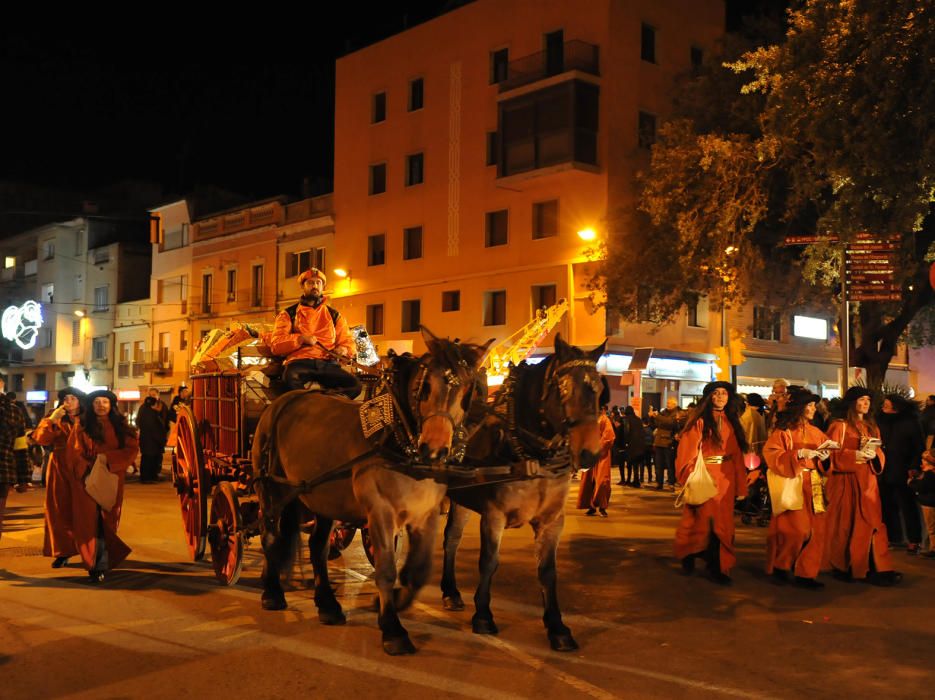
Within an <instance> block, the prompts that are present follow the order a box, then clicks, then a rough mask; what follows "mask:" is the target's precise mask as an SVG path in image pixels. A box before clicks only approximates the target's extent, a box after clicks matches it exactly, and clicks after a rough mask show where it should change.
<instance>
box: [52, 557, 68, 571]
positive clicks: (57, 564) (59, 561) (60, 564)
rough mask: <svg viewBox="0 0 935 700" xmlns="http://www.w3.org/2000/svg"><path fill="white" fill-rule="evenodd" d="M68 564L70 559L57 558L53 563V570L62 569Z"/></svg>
mask: <svg viewBox="0 0 935 700" xmlns="http://www.w3.org/2000/svg"><path fill="white" fill-rule="evenodd" d="M67 563H68V557H55V561H53V562H52V568H53V569H61V568H62V567H63V566H65V564H67Z"/></svg>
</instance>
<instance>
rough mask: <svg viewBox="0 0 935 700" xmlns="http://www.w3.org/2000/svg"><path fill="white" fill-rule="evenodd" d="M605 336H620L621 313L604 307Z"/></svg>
mask: <svg viewBox="0 0 935 700" xmlns="http://www.w3.org/2000/svg"><path fill="white" fill-rule="evenodd" d="M604 335H606V336H615V335H620V312H619V311H617V309H611V308H610V307H608V306H605V307H604Z"/></svg>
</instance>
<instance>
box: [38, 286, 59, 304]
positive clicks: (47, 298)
mask: <svg viewBox="0 0 935 700" xmlns="http://www.w3.org/2000/svg"><path fill="white" fill-rule="evenodd" d="M54 296H55V285H54V284H52V283H49V284H44V285H42V290H41V291H40V292H39V301H41V302H44V303H49V304H51V303H52V299H53V297H54Z"/></svg>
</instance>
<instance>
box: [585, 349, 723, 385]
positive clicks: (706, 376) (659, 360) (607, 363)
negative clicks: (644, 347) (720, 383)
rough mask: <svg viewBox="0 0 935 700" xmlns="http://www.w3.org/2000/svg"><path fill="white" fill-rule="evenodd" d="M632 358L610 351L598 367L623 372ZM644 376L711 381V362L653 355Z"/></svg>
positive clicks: (606, 372)
mask: <svg viewBox="0 0 935 700" xmlns="http://www.w3.org/2000/svg"><path fill="white" fill-rule="evenodd" d="M630 360H631V356H630V355H618V354H617V353H609V354H607V355H604V357H602V358H601V359H600V361H599V362H598V363H597V369H598V371H600V372H603V373H604V374H623V373H624V372H626V371H628V370H629V369H630ZM643 376H644V377H658V378H659V379H688V380H693V381H698V382H709V381H711V363H710V362H694V361H692V360H675V359H672V358H668V357H653V358H650V360H649V365H648V367H647V368H646V369H645V370H643Z"/></svg>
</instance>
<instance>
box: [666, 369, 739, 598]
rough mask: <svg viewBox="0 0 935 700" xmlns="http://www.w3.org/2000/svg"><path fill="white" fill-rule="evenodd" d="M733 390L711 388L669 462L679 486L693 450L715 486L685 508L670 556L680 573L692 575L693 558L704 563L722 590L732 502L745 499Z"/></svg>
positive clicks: (730, 546) (720, 385)
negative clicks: (675, 559) (704, 497)
mask: <svg viewBox="0 0 935 700" xmlns="http://www.w3.org/2000/svg"><path fill="white" fill-rule="evenodd" d="M737 404H738V402H737V390H736V389H735V388H734V385H733V384H731V383H730V382H711V383H709V384H708V385H707V386H705V388H704V391H703V397H702V399H701V402H700V403H699V404H698V406H697V408H696V409H695V411H694V413H692V415H691V417H690V418H689V419H688V422H687V423H686V424H685V428H683V430H682V432H681V434H680V437H679V447H678V453H677V454H676V457H675V471H676V476H677V478H678V482H679V483H680V484H682V485H683V486H684V484H685V482H686V480H687V479H688V477H689V476H691V474H692V472H693V471H694V470H695V463H696V459H697V457H698V452H699V450H700V451H701V455H702V457H703V458H704V463H705V467H706V468H707V469H708V472H709V473H710V474H711V477H712V478H713V480H714V483H715V484H716V485H717V493H716V494H715V496H714V497H713V498H711V499H709V500H708V501H705V502H704V503H702V504H701V505H697V506H691V505H687V504H686V505H685V506H684V507H683V508H682V519H681V521H680V522H679V526H678V529H677V530H676V532H675V556H677V557H678V558H679V559H680V560H681V562H682V570H683V572H684V573H685V574H690V573H692V571H694V569H695V557H702V558H704V559H705V560H706V561H707V566H708V573H709V575H710V576H711V578H712V579H713V580H714V581H715V582H716V583H720V584H722V585H727V584H729V583H730V582H731V579H730V570H731V569H732V568H733V566H734V564H736V563H737V557H736V555H735V554H734V500H735V499H737V498H743V497H744V496H745V495H746V493H747V470H746V468H745V467H744V462H743V453H744V452H745V451H746V450H747V441H746V439H745V438H744V434H743V429H742V428H741V427H740V418H739V416H738V405H737Z"/></svg>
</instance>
